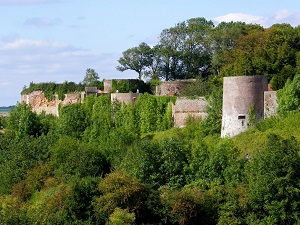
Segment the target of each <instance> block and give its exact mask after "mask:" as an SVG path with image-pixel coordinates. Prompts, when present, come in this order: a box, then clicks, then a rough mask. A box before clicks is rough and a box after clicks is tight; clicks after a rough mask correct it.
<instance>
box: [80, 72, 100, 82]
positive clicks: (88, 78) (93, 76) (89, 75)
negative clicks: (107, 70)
mask: <svg viewBox="0 0 300 225" xmlns="http://www.w3.org/2000/svg"><path fill="white" fill-rule="evenodd" d="M98 80H99V75H98V73H96V71H95V70H94V69H91V68H87V69H86V73H85V77H84V79H83V81H82V84H84V85H85V86H98V85H97V84H98V83H97V82H98Z"/></svg>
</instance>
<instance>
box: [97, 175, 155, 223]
mask: <svg viewBox="0 0 300 225" xmlns="http://www.w3.org/2000/svg"><path fill="white" fill-rule="evenodd" d="M98 190H99V192H100V193H101V195H100V196H99V197H98V198H97V199H95V202H94V206H95V213H96V217H97V218H99V219H102V220H103V219H105V220H107V218H108V217H109V215H111V214H113V213H114V211H115V210H116V209H117V208H121V209H125V210H126V209H127V210H128V212H129V213H134V214H135V216H136V222H137V224H141V223H142V222H143V221H147V219H149V217H148V216H149V215H147V207H146V200H147V198H148V194H149V190H148V188H147V187H146V186H145V185H144V184H142V183H140V182H139V181H138V180H137V179H135V178H133V177H131V176H129V175H128V174H127V173H125V172H124V171H115V172H113V173H110V174H109V175H107V176H106V177H105V178H104V179H103V180H102V181H101V182H100V183H99V186H98ZM111 216H112V215H111Z"/></svg>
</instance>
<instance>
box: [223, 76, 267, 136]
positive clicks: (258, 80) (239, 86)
mask: <svg viewBox="0 0 300 225" xmlns="http://www.w3.org/2000/svg"><path fill="white" fill-rule="evenodd" d="M267 90H268V80H267V78H266V77H264V76H237V77H224V84H223V113H222V129H221V137H226V136H228V137H233V136H235V135H237V134H239V133H241V132H243V131H245V130H247V129H248V122H249V109H250V107H251V105H253V106H254V113H255V115H256V119H258V120H259V119H262V118H263V117H264V92H265V91H267Z"/></svg>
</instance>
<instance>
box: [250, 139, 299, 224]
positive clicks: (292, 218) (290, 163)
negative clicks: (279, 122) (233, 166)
mask: <svg viewBox="0 0 300 225" xmlns="http://www.w3.org/2000/svg"><path fill="white" fill-rule="evenodd" d="M299 166H300V156H299V144H298V143H297V141H296V140H295V139H294V138H290V139H282V138H281V137H279V136H277V135H274V134H271V135H269V137H268V142H267V145H266V148H265V149H263V150H262V151H261V152H260V153H259V154H258V155H256V156H253V157H252V158H251V161H250V162H249V163H248V165H247V167H246V174H247V178H248V180H249V189H248V191H249V204H250V207H251V211H252V213H253V214H252V216H250V217H249V218H248V219H249V220H250V221H251V222H252V223H256V224H259V223H264V224H271V223H272V224H295V223H296V222H297V221H299V215H298V213H297V212H298V211H299V209H300V204H299V202H300V194H299V188H300V187H299V178H300V177H299V173H298V168H299ZM249 215H251V213H250V214H249ZM250 221H249V222H250Z"/></svg>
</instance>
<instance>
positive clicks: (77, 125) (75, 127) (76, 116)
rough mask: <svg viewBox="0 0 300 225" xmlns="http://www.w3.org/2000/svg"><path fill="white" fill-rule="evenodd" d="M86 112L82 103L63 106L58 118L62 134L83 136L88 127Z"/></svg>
mask: <svg viewBox="0 0 300 225" xmlns="http://www.w3.org/2000/svg"><path fill="white" fill-rule="evenodd" d="M86 122H87V121H86V114H85V111H84V109H83V107H82V105H81V104H80V103H76V104H70V105H67V106H64V107H61V108H60V110H59V117H58V120H57V130H58V133H59V134H60V135H69V136H72V137H75V138H81V137H82V135H83V132H84V131H85V129H86V127H87V123H86Z"/></svg>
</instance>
